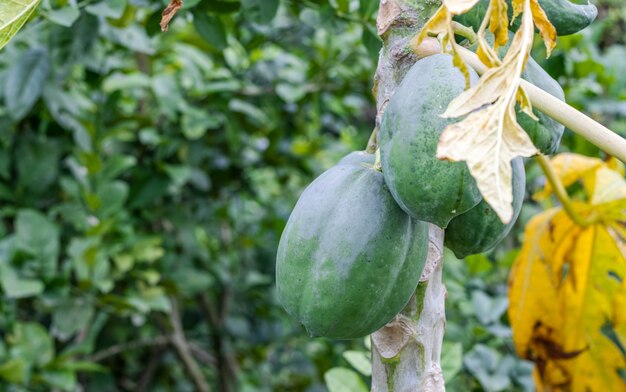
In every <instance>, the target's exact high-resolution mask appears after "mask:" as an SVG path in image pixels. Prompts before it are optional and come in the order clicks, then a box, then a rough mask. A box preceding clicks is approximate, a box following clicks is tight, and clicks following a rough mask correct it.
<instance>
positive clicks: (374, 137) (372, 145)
mask: <svg viewBox="0 0 626 392" xmlns="http://www.w3.org/2000/svg"><path fill="white" fill-rule="evenodd" d="M377 149H378V127H374V130H373V131H372V134H371V135H370V138H369V140H368V141H367V147H366V148H365V151H367V152H368V153H370V154H373V153H374V152H376V150H377Z"/></svg>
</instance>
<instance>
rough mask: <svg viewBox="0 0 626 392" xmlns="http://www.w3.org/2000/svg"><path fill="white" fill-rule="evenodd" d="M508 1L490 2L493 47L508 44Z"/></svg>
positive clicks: (494, 0) (490, 28)
mask: <svg viewBox="0 0 626 392" xmlns="http://www.w3.org/2000/svg"><path fill="white" fill-rule="evenodd" d="M507 8H508V6H507V5H506V1H504V0H491V1H490V2H489V15H488V17H489V31H491V32H492V33H493V36H494V41H493V48H494V50H498V48H499V47H501V46H504V45H506V43H507V42H508V40H509V16H508V14H507Z"/></svg>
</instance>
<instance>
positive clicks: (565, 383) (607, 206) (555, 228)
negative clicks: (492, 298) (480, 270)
mask: <svg viewBox="0 0 626 392" xmlns="http://www.w3.org/2000/svg"><path fill="white" fill-rule="evenodd" d="M557 158H558V159H555V160H556V161H557V164H556V165H555V167H556V171H557V173H558V176H559V177H561V178H564V179H565V180H566V181H576V180H577V179H581V178H583V177H585V178H586V177H589V176H594V177H595V179H594V181H593V182H591V184H593V187H594V188H592V189H589V190H588V191H589V195H590V200H591V202H590V203H579V202H573V204H572V206H571V207H572V209H574V210H575V211H576V212H577V214H579V215H580V216H582V217H587V218H589V217H595V218H596V219H594V222H595V223H594V224H591V225H589V226H586V227H582V226H579V225H577V224H576V223H575V222H574V221H573V220H572V219H571V218H570V217H569V216H568V215H567V213H566V212H565V211H564V210H562V209H560V208H555V209H551V210H549V211H545V212H543V213H541V214H539V215H537V216H535V217H534V218H533V219H532V220H531V221H530V222H529V223H528V226H527V227H526V231H525V233H524V237H525V240H524V245H523V247H522V249H521V251H520V253H519V255H518V257H517V259H516V261H515V263H514V265H513V268H512V270H511V275H510V279H509V302H510V306H509V319H510V321H511V326H512V328H513V341H514V343H515V348H516V350H517V352H518V353H519V355H520V356H522V357H524V358H527V359H532V360H533V361H534V362H535V372H534V379H535V382H536V387H537V390H538V391H554V392H565V391H567V392H586V391H623V390H626V381H625V380H624V379H623V378H622V377H620V369H625V368H626V357H625V356H624V355H623V344H624V343H625V342H626V307H625V306H624V305H625V304H626V284H625V283H624V282H626V225H625V224H626V213H625V211H626V180H625V179H624V178H623V177H622V175H621V173H619V172H617V171H615V170H612V169H611V168H609V167H608V166H607V165H605V164H603V163H602V162H600V163H598V162H597V161H596V160H593V159H585V158H584V157H581V156H574V155H572V154H569V155H564V154H561V156H560V157H557ZM598 161H599V160H598ZM577 170H578V171H577Z"/></svg>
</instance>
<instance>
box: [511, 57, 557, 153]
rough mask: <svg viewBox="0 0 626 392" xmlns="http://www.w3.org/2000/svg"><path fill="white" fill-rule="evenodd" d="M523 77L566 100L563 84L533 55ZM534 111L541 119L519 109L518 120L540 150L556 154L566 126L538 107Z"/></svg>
mask: <svg viewBox="0 0 626 392" xmlns="http://www.w3.org/2000/svg"><path fill="white" fill-rule="evenodd" d="M522 78H524V79H526V80H527V81H528V82H530V83H532V84H534V85H535V86H537V87H539V88H541V89H542V90H544V91H545V92H547V93H549V94H550V95H552V96H554V97H556V98H558V99H560V100H561V101H563V102H565V94H564V93H563V88H561V85H560V84H559V83H558V82H557V81H556V80H554V79H553V78H552V77H551V76H550V75H549V74H548V73H547V72H546V71H545V70H544V69H543V68H541V66H540V65H539V64H537V62H536V61H535V60H534V59H533V58H532V57H531V58H529V59H528V62H527V63H526V69H525V70H524V72H523V73H522ZM533 113H534V114H535V116H537V118H538V119H539V121H535V120H533V119H532V118H531V117H530V116H529V115H527V114H526V113H524V112H521V111H519V110H518V111H517V121H518V122H519V124H520V126H521V127H522V128H524V130H525V131H526V133H527V134H528V136H530V139H531V140H532V142H533V144H534V145H535V146H536V147H537V148H538V149H539V151H541V152H542V153H543V154H554V153H555V152H556V151H557V149H558V148H559V144H560V143H561V137H562V136H563V131H564V130H565V127H564V126H563V125H562V124H561V123H559V122H558V121H556V120H554V119H553V118H552V117H550V116H548V115H546V114H543V112H540V111H539V110H537V109H534V108H533Z"/></svg>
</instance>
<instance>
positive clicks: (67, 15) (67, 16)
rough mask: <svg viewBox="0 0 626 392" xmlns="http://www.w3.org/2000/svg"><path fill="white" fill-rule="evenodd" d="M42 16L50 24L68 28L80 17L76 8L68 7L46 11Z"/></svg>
mask: <svg viewBox="0 0 626 392" xmlns="http://www.w3.org/2000/svg"><path fill="white" fill-rule="evenodd" d="M44 16H45V17H46V18H48V19H49V20H50V21H51V22H52V23H55V24H58V25H61V26H64V27H70V26H72V25H73V24H74V22H76V20H77V19H78V17H79V16H80V10H79V9H78V7H76V6H72V5H69V6H66V7H62V8H58V9H51V10H48V11H47V12H45V13H44Z"/></svg>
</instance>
